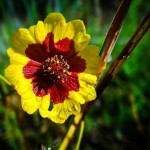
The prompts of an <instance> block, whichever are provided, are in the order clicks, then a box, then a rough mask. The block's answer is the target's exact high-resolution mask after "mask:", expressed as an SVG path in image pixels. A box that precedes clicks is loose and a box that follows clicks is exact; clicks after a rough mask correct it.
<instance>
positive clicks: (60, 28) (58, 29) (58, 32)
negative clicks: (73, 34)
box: [52, 20, 66, 43]
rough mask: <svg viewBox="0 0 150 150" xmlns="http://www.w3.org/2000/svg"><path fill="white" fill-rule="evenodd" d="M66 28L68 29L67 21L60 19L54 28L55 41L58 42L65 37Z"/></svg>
mask: <svg viewBox="0 0 150 150" xmlns="http://www.w3.org/2000/svg"><path fill="white" fill-rule="evenodd" d="M65 30H66V22H65V21H64V20H63V21H60V22H58V23H57V24H56V25H55V26H54V28H53V31H52V32H53V34H54V42H55V43H56V42H58V41H59V40H61V39H63V37H64V33H65Z"/></svg>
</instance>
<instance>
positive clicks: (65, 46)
mask: <svg viewBox="0 0 150 150" xmlns="http://www.w3.org/2000/svg"><path fill="white" fill-rule="evenodd" d="M54 45H55V48H56V49H58V50H59V51H62V52H67V51H70V50H71V48H72V45H73V40H70V39H68V38H67V37H66V38H64V39H62V40H59V41H58V42H57V43H55V44H54Z"/></svg>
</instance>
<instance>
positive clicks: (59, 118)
mask: <svg viewBox="0 0 150 150" xmlns="http://www.w3.org/2000/svg"><path fill="white" fill-rule="evenodd" d="M80 110H81V108H80V104H79V103H77V102H76V101H74V100H72V99H66V100H64V102H63V103H59V104H54V107H53V109H52V110H51V111H50V112H49V115H48V118H49V119H51V120H52V121H54V122H55V123H64V122H65V121H66V119H67V118H68V117H69V116H70V115H72V114H74V115H78V114H79V113H80Z"/></svg>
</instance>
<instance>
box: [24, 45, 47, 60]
mask: <svg viewBox="0 0 150 150" xmlns="http://www.w3.org/2000/svg"><path fill="white" fill-rule="evenodd" d="M45 49H46V47H45V46H44V45H41V44H30V45H29V46H28V48H27V49H26V51H25V54H26V56H27V57H28V58H30V59H32V60H34V61H37V62H43V61H44V60H45V59H46V50H45Z"/></svg>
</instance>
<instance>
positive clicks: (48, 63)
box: [42, 55, 70, 82]
mask: <svg viewBox="0 0 150 150" xmlns="http://www.w3.org/2000/svg"><path fill="white" fill-rule="evenodd" d="M69 68H70V66H69V64H68V63H67V61H66V60H65V59H64V58H63V56H62V55H54V56H53V57H48V58H47V59H46V60H45V62H44V63H43V65H42V69H43V73H44V76H48V78H49V79H50V80H51V81H53V82H59V81H62V82H64V80H65V78H66V76H67V75H70V73H69V71H68V70H69Z"/></svg>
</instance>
